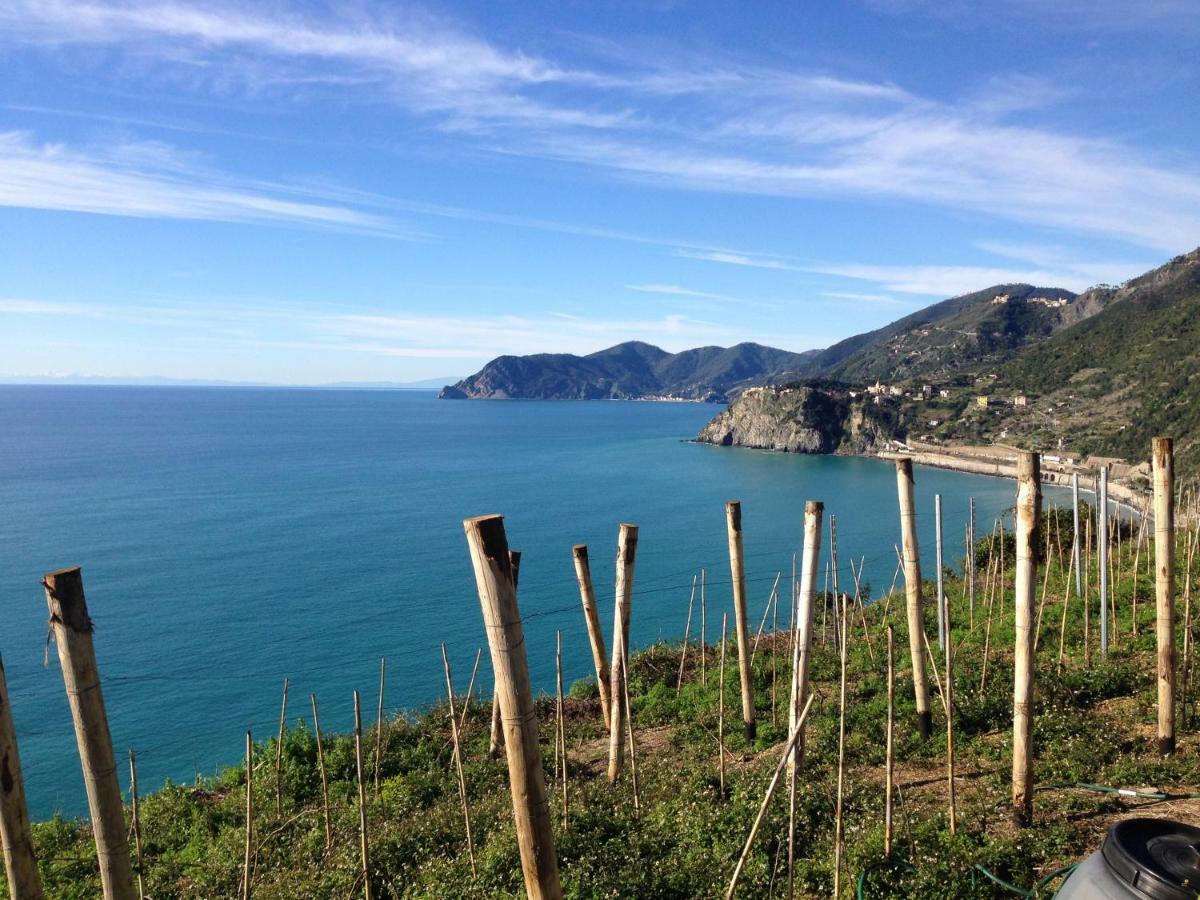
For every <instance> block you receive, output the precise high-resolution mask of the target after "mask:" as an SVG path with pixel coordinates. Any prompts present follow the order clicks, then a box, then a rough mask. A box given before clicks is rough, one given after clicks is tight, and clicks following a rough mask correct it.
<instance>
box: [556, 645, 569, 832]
mask: <svg viewBox="0 0 1200 900" xmlns="http://www.w3.org/2000/svg"><path fill="white" fill-rule="evenodd" d="M554 671H555V675H556V676H557V677H556V682H557V684H556V688H557V690H556V692H555V698H554V699H555V701H556V703H555V713H556V719H557V722H556V727H557V729H558V744H559V746H560V747H562V801H563V807H562V823H563V831H566V830H567V822H568V815H567V731H566V726H565V723H564V718H563V674H562V632H561V631H556V632H555V633H554Z"/></svg>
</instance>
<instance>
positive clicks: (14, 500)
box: [0, 386, 1014, 818]
mask: <svg viewBox="0 0 1200 900" xmlns="http://www.w3.org/2000/svg"><path fill="white" fill-rule="evenodd" d="M716 411H717V408H716V407H713V406H707V405H699V404H682V403H680V404H675V403H632V402H631V403H625V402H556V403H538V402H504V403H500V402H496V403H479V402H449V401H438V400H436V399H435V397H434V395H433V394H432V393H425V392H404V391H396V392H385V391H321V390H258V389H218V388H162V387H155V388H118V387H58V386H56V387H0V653H2V654H3V658H4V663H5V667H6V669H7V673H8V684H9V689H10V692H11V695H12V706H13V712H14V715H15V718H16V723H17V731H18V735H19V740H20V749H21V756H22V762H23V765H24V769H25V778H26V789H27V792H28V795H29V800H30V806H31V815H32V816H34V817H35V818H43V817H46V816H48V815H50V814H51V813H52V812H53V811H55V810H61V811H62V812H64V813H66V814H84V813H86V808H87V807H86V798H85V796H84V791H83V783H82V779H81V777H80V774H79V764H78V758H77V756H76V750H75V741H74V736H73V732H72V728H71V721H70V715H69V712H68V709H67V705H66V700H65V697H64V692H63V684H62V676H61V674H60V672H59V669H58V662H57V658H56V656H55V654H54V651H53V648H51V650H50V664H49V666H48V667H45V666H43V654H44V652H45V650H46V605H45V600H44V597H43V593H42V589H41V587H40V581H41V578H42V575H43V573H45V572H47V571H51V570H53V569H57V568H61V567H64V566H68V565H81V566H82V567H83V574H84V583H85V586H86V589H87V597H88V605H89V608H90V610H91V614H92V618H93V619H94V621H95V623H96V632H95V643H96V649H97V653H98V656H99V662H100V670H101V674H102V676H103V678H104V692H105V700H106V702H107V706H108V713H109V720H110V724H111V727H112V732H113V740H114V744H115V746H116V751H117V756H118V759H120V758H122V757H123V756H124V755H125V752H126V750H127V749H128V748H133V749H135V750H136V751H137V753H138V761H139V778H140V779H141V781H142V783H143V785H144V789H146V790H149V789H152V788H153V787H155V786H158V785H161V784H162V783H163V781H164V780H165V779H167V778H171V779H174V780H176V781H188V780H191V779H192V778H194V777H195V776H196V774H197V773H202V774H212V773H214V772H216V771H217V770H218V769H219V768H220V767H222V766H224V765H226V764H229V763H232V762H236V761H237V760H238V759H239V758H240V755H241V752H242V745H243V741H244V732H245V730H246V729H247V728H251V729H253V730H254V733H255V734H256V735H257V736H261V737H263V738H266V737H268V736H269V735H270V734H272V733H273V732H274V731H275V729H276V728H277V720H278V715H279V691H280V687H281V684H282V681H283V679H284V677H285V676H286V677H288V678H290V679H291V688H290V697H291V706H290V710H291V712H290V713H289V719H292V720H293V721H294V720H295V718H296V717H299V716H304V715H306V714H307V710H308V694H309V693H310V692H316V693H317V694H318V696H319V698H320V700H321V709H322V725H323V726H327V727H329V728H331V729H347V728H348V727H349V726H350V723H351V720H352V702H351V691H352V690H354V689H356V688H357V689H359V690H361V691H362V692H363V694H364V698H365V705H366V706H367V707H368V708H369V709H373V708H374V706H375V702H376V696H377V679H378V667H379V658H380V657H381V656H386V657H387V660H388V676H389V677H388V686H387V692H386V706H387V708H388V709H389V710H393V711H395V710H400V709H404V708H411V707H416V706H420V705H422V704H425V703H428V702H429V701H431V700H433V699H436V698H437V697H439V696H440V694H441V693H442V691H443V687H442V685H443V680H442V678H443V676H442V671H441V657H440V652H439V644H440V642H441V641H445V642H446V644H447V647H448V649H449V652H450V656H451V661H452V663H453V665H454V667H455V681H456V683H457V685H458V690H459V691H463V690H465V689H466V682H467V678H468V677H469V674H470V668H471V663H472V662H473V660H474V656H475V650H476V648H477V647H479V646H481V645H482V643H483V642H484V640H485V637H484V633H483V627H482V622H481V618H480V612H479V602H478V599H477V596H476V594H475V587H474V580H473V577H472V574H471V566H470V561H469V559H468V556H467V549H466V541H465V539H464V537H463V532H462V520H463V518H465V517H468V516H473V515H480V514H484V513H492V512H498V513H503V514H504V516H505V521H506V525H507V530H508V536H509V542H510V545H511V546H512V547H513V548H514V549H519V550H521V551H523V554H524V555H523V559H522V568H521V585H520V605H521V611H522V614H523V615H524V616H525V618H526V636H527V639H528V650H529V663H530V667H531V671H532V675H533V679H534V686H535V688H537V689H544V690H550V689H551V687H552V676H553V668H554V635H555V631H556V629H561V630H562V634H563V656H564V665H565V669H566V671H565V677H566V678H567V680H568V683H570V681H571V680H574V679H576V678H580V677H583V676H585V675H587V674H589V671H590V668H591V659H590V653H589V651H588V649H587V637H586V632H585V630H584V625H583V619H582V615H581V613H580V612H579V601H578V593H577V590H576V585H575V579H574V572H573V568H572V563H571V545H572V544H575V543H579V542H583V543H586V544H588V546H589V548H590V551H591V558H592V572H593V576H594V578H595V581H596V592H597V595H598V597H599V598H600V603H601V614H602V620H603V621H604V624H605V630H606V633H611V617H612V603H613V599H612V586H613V565H614V552H615V542H616V534H617V525H618V523H620V522H633V523H636V524H638V525H640V526H641V531H640V542H639V548H638V558H637V572H636V579H635V594H634V606H633V627H632V640H633V642H634V643H635V644H636V645H646V644H649V643H652V642H654V641H657V640H660V639H674V638H678V637H680V636H681V635H682V632H683V625H684V618H685V614H686V610H687V602H688V594H689V590H690V587H691V583H692V577H693V575H694V574H695V573H697V572H699V570H700V568H701V567H702V566H704V567H707V569H708V573H709V581H710V589H709V593H708V602H709V617H708V623H709V630H710V637H715V635H716V631H717V628H718V627H719V626H718V625H717V624H716V623H718V622H719V621H720V611H721V610H723V609H728V608H729V604H730V590H729V568H728V557H727V555H726V544H725V514H724V508H723V505H724V502H725V501H726V500H728V499H734V498H736V499H740V500H741V501H742V503H743V516H744V528H745V542H746V558H747V575H748V582H749V592H750V599H751V610H750V612H751V618H752V619H753V621H754V623H755V624H757V622H758V617H759V615H761V613H762V610H763V609H764V606H765V603H766V601H767V597H768V594H769V591H770V588H771V584H772V582H773V580H774V577H775V574H776V572H780V571H782V572H783V573H784V581H785V583H786V581H787V579H788V578H789V577H790V567H791V559H792V553H793V552H794V551H795V550H796V549H797V543H798V540H799V537H800V530H801V524H802V516H803V506H804V500H805V499H806V498H815V499H821V500H824V501H825V504H826V509H827V511H828V512H832V513H835V514H836V515H837V517H838V532H839V549H840V557H841V560H842V563H843V571H842V576H841V577H842V584H849V583H850V573H849V568H848V567H847V565H846V561H847V560H849V559H851V558H858V557H863V556H865V557H866V572H867V579H868V581H869V582H870V583H871V585H872V586H873V587H874V590H875V593H877V594H878V593H880V592H881V591H884V590H886V589H887V587H888V585H889V584H890V583H891V579H892V575H893V571H894V568H895V554H894V551H893V549H892V548H893V544H894V543H895V542H897V541H898V539H899V532H898V519H897V505H896V489H895V474H894V470H893V467H892V466H891V465H890V464H888V463H884V462H880V461H877V460H867V459H852V458H832V457H802V456H791V455H786V454H772V453H760V452H752V451H746V450H730V449H723V448H715V447H709V446H701V445H696V444H691V443H687V442H686V439H687V438H689V437H691V436H692V435H694V434H695V433H696V432H697V431H698V430H699V429H700V427H701V426H702V425H703V424H704V423H705V422H706V421H707V420H708V418H709V417H710V416H711V415H713V414H714V413H715V412H716ZM935 492H940V493H941V494H942V495H943V502H944V507H945V522H946V540H947V543H948V545H949V546H950V547H952V548H953V551H952V552H951V553H950V556H951V557H952V559H953V561H954V562H955V563H957V561H958V559H959V558H960V557H961V550H960V548H961V546H962V534H963V531H962V529H963V523H964V522H965V518H966V514H967V502H968V497H970V496H974V497H975V498H976V500H977V503H978V505H979V522H980V525H979V528H980V530H981V531H983V530H986V529H987V527H988V523H989V522H990V521H991V520H992V518H993V517H994V516H995V515H996V514H997V513H998V512H999V511H1000V510H1001V509H1003V508H1005V507H1007V506H1009V505H1011V503H1012V500H1013V493H1014V488H1013V485H1012V483H1011V482H1006V481H1001V480H998V479H991V478H983V477H976V476H968V475H960V474H955V473H950V472H942V471H936V470H931V469H920V470H918V473H917V499H918V503H919V510H920V513H921V515H920V519H919V520H920V525H921V540H922V548H923V550H924V551H925V552H924V561H925V565H926V566H927V569H926V571H927V572H929V573H932V572H933V495H934V493H935ZM823 559H824V554H823ZM822 566H823V563H822ZM784 596H785V597H786V594H785V595H784ZM785 608H786V607H785ZM731 618H732V617H731ZM480 678H481V681H482V684H483V685H484V687H485V688H488V689H490V684H491V673H490V666H489V665H488V661H487V653H486V651H485V652H484V662H483V663H482V665H481V676H480ZM124 780H125V779H124V777H123V778H122V783H123V784H124Z"/></svg>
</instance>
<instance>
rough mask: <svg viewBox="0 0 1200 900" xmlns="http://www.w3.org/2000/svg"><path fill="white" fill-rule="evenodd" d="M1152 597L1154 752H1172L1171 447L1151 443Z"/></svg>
mask: <svg viewBox="0 0 1200 900" xmlns="http://www.w3.org/2000/svg"><path fill="white" fill-rule="evenodd" d="M1152 449H1153V469H1154V566H1155V577H1154V597H1155V612H1156V623H1157V625H1156V633H1157V637H1158V751H1159V753H1161V754H1162V755H1163V756H1169V755H1171V754H1172V753H1174V752H1175V447H1174V441H1172V439H1171V438H1169V437H1156V438H1154V442H1153V448H1152Z"/></svg>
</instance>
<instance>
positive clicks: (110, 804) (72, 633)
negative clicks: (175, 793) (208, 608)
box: [42, 568, 137, 900]
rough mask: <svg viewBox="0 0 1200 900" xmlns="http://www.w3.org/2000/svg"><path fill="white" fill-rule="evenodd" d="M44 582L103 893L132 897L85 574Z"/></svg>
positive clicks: (118, 899)
mask: <svg viewBox="0 0 1200 900" xmlns="http://www.w3.org/2000/svg"><path fill="white" fill-rule="evenodd" d="M42 584H43V586H44V587H45V589H46V605H47V606H48V607H49V610H50V626H51V628H52V629H53V631H54V641H55V643H56V644H57V645H58V659H59V662H60V663H61V664H62V673H63V683H64V685H65V687H66V691H67V702H68V703H69V704H70V707H71V718H72V719H73V720H74V722H75V740H76V742H77V743H78V745H79V761H80V763H81V764H82V765H83V783H84V786H85V787H86V788H87V797H88V809H89V810H90V812H91V816H92V832H93V834H94V836H95V839H96V854H97V857H98V858H99V861H100V883H101V886H102V888H103V892H104V898H105V900H132V898H133V897H136V896H137V893H136V891H135V890H134V887H133V868H132V866H131V865H130V862H129V841H128V838H127V837H126V831H125V807H124V803H123V802H122V800H121V786H120V785H119V784H118V783H117V763H116V760H115V759H114V757H113V746H112V736H111V735H110V734H109V730H108V716H107V715H106V714H105V711H104V695H103V692H102V690H101V687H100V672H99V669H97V667H96V653H95V648H94V647H93V646H92V620H91V618H90V617H89V616H88V609H87V600H86V599H85V598H84V594H83V576H82V575H81V574H80V571H79V569H78V568H73V569H62V570H60V571H58V572H51V573H49V574H48V575H46V577H45V579H44V581H43V582H42Z"/></svg>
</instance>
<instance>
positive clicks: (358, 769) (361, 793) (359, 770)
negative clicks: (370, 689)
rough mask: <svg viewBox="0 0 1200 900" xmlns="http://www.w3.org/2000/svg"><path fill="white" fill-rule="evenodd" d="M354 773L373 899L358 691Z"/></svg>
mask: <svg viewBox="0 0 1200 900" xmlns="http://www.w3.org/2000/svg"><path fill="white" fill-rule="evenodd" d="M451 718H453V717H451ZM354 773H355V776H356V780H357V782H358V845H359V851H360V855H361V859H362V879H363V898H364V900H373V898H374V896H375V891H374V888H372V886H371V857H370V848H369V847H368V846H367V787H366V782H365V781H364V779H363V753H362V702H361V701H360V699H359V696H358V691H355V692H354Z"/></svg>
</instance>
